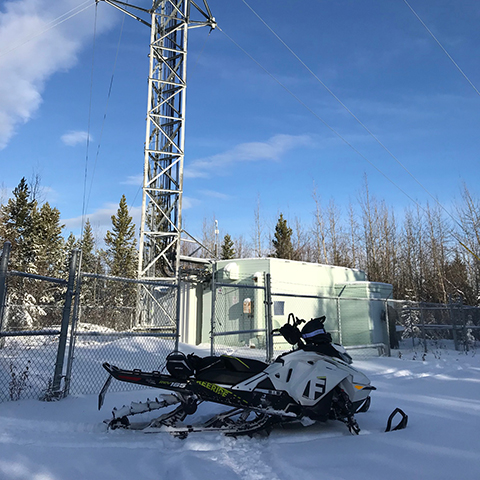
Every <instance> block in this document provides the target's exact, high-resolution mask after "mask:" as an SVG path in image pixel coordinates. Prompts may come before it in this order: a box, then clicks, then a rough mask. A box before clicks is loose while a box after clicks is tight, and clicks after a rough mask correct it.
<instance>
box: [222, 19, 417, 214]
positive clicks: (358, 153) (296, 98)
mask: <svg viewBox="0 0 480 480" xmlns="http://www.w3.org/2000/svg"><path fill="white" fill-rule="evenodd" d="M217 29H218V30H220V31H221V32H222V33H223V34H224V35H225V36H226V37H227V38H228V39H229V40H230V41H231V42H232V43H233V44H234V45H236V46H237V47H238V48H239V49H240V50H241V51H242V52H243V53H244V54H245V55H246V56H247V57H249V58H250V59H251V60H252V61H253V62H254V63H256V64H257V65H258V66H259V67H260V68H261V69H262V70H263V71H264V72H265V73H266V74H267V75H268V76H269V77H270V78H272V79H273V80H274V81H275V82H277V83H278V84H279V85H280V86H281V87H282V88H283V89H284V90H285V91H286V92H287V93H288V94H289V95H291V96H292V97H293V98H294V99H295V100H296V101H297V102H298V103H300V105H302V106H303V107H304V108H306V109H307V110H308V111H309V112H310V113H311V114H312V115H313V116H314V117H316V118H317V119H318V120H320V121H321V122H322V123H323V124H324V125H325V126H326V127H327V128H328V129H329V130H330V131H331V132H332V133H334V134H335V135H336V136H337V137H338V138H339V139H340V140H341V141H342V142H344V143H345V144H346V145H347V146H349V147H350V148H351V149H352V150H353V151H354V152H355V153H356V154H357V155H359V156H360V157H361V158H363V159H364V160H365V161H366V162H367V163H369V164H370V165H371V166H372V167H373V168H375V170H377V172H378V173H380V174H381V175H382V176H383V177H385V179H386V180H388V181H389V182H390V183H391V184H392V185H394V186H395V187H396V188H397V189H398V190H400V192H402V193H403V194H404V195H405V196H406V197H407V198H408V199H410V200H411V201H412V202H413V203H415V204H416V205H417V206H418V207H419V208H421V209H422V210H424V211H425V209H424V208H423V207H422V206H421V205H420V204H419V203H418V202H417V201H416V200H414V199H413V198H412V197H411V196H410V195H409V194H408V193H407V192H405V190H403V189H402V188H401V187H400V186H399V185H397V184H396V183H395V182H394V181H393V180H392V179H391V178H390V177H388V176H387V175H386V174H385V173H384V172H382V170H380V169H379V168H378V167H377V166H376V165H375V164H374V163H373V162H371V161H370V160H369V159H368V158H367V157H366V156H365V155H363V153H361V152H360V151H359V150H357V148H355V147H354V146H353V145H352V144H351V143H350V142H349V141H348V140H347V139H346V138H345V137H344V136H343V135H342V134H341V133H339V132H337V130H335V129H334V128H333V127H332V126H331V125H330V124H328V123H327V122H326V121H325V120H324V119H323V118H322V117H320V115H318V114H317V113H316V112H315V111H314V110H312V109H311V108H310V107H309V106H308V105H307V104H306V103H305V102H304V101H303V100H301V99H300V98H299V97H297V95H295V94H294V93H293V92H292V91H291V90H290V89H289V88H288V87H286V86H285V85H284V84H283V83H282V82H281V81H280V80H278V78H276V77H275V76H274V75H273V74H272V73H270V72H269V71H268V70H267V69H266V68H265V67H264V66H263V65H262V64H260V63H259V62H258V61H257V60H256V59H255V58H253V57H252V56H251V55H250V54H249V53H248V52H247V51H246V50H245V49H244V48H243V47H242V46H240V45H239V44H238V43H237V42H236V41H235V40H233V38H231V37H230V36H229V35H228V34H226V33H225V32H224V31H223V30H222V28H220V27H219V26H218V25H217Z"/></svg>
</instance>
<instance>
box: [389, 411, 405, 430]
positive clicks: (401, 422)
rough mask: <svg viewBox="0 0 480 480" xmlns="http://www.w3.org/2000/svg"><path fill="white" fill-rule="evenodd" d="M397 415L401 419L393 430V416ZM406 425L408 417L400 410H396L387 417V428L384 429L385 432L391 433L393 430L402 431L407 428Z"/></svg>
mask: <svg viewBox="0 0 480 480" xmlns="http://www.w3.org/2000/svg"><path fill="white" fill-rule="evenodd" d="M397 413H399V414H400V415H401V416H402V419H401V420H400V422H399V423H398V425H397V426H396V427H394V428H392V420H393V417H395V415H396V414H397ZM407 423H408V415H407V414H406V413H405V412H404V411H403V410H402V409H400V408H396V409H395V410H394V411H393V412H392V413H391V414H390V416H389V417H388V421H387V428H386V429H385V432H393V431H395V430H402V429H403V428H405V427H406V426H407Z"/></svg>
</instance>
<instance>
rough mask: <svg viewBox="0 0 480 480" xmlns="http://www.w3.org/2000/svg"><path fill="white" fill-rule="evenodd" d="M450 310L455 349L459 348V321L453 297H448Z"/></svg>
mask: <svg viewBox="0 0 480 480" xmlns="http://www.w3.org/2000/svg"><path fill="white" fill-rule="evenodd" d="M448 310H449V312H450V322H451V324H452V336H453V345H454V347H455V350H458V335H457V322H456V321H455V311H454V308H453V300H452V297H451V296H449V298H448Z"/></svg>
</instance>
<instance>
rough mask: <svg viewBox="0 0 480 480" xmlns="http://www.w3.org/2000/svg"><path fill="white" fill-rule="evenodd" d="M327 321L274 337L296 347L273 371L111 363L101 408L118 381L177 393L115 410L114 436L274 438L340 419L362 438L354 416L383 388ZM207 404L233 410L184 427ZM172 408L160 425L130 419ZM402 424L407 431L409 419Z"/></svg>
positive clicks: (224, 361)
mask: <svg viewBox="0 0 480 480" xmlns="http://www.w3.org/2000/svg"><path fill="white" fill-rule="evenodd" d="M324 322H325V317H324V316H323V317H319V318H314V319H312V320H310V321H309V322H307V323H306V324H305V325H304V326H303V328H302V330H300V328H299V325H300V324H301V323H305V321H304V320H301V319H298V318H296V317H295V316H294V315H293V314H290V315H289V317H288V321H287V323H286V324H285V325H284V326H283V327H281V328H280V329H278V330H274V331H273V332H272V334H274V333H276V332H279V333H280V334H281V335H282V336H283V337H284V338H285V340H286V341H287V342H288V343H290V344H291V345H293V346H294V347H293V349H292V350H291V351H289V352H286V353H283V354H281V355H280V356H279V357H278V358H277V359H276V360H275V361H274V362H273V363H271V364H267V363H264V362H261V361H259V360H254V359H251V358H243V357H234V356H229V355H221V356H207V357H199V356H197V355H195V354H189V355H185V354H184V353H182V352H179V351H174V352H172V353H170V354H169V355H168V356H167V359H166V370H167V371H168V374H166V373H161V372H160V371H152V372H143V371H141V370H124V369H120V368H118V367H116V366H113V365H110V364H109V363H104V364H103V367H104V368H105V370H106V371H107V372H108V373H109V374H110V376H109V377H108V379H107V381H106V382H105V385H104V387H103V388H102V391H101V392H100V395H99V405H98V408H99V409H100V408H101V406H102V405H103V402H104V398H105V394H106V392H107V390H108V387H109V385H110V382H111V380H112V378H115V379H117V380H120V381H123V382H129V383H134V384H138V385H145V386H148V387H156V388H160V389H162V390H167V391H169V392H172V393H169V394H164V395H160V396H159V397H158V398H156V399H155V400H154V401H151V400H147V401H146V402H139V403H132V404H131V405H129V406H123V407H122V408H120V409H114V410H113V418H112V419H111V420H108V421H106V423H108V427H109V428H110V429H116V428H131V429H141V430H143V431H144V432H149V433H151V432H170V433H171V434H173V435H175V436H178V437H181V438H185V437H186V436H187V435H188V434H189V433H191V432H198V431H219V432H222V433H224V434H226V435H231V436H238V435H242V434H248V435H250V436H251V435H253V434H256V433H263V434H268V433H269V432H270V431H271V429H272V428H273V427H274V426H275V425H285V424H288V423H292V422H300V423H302V424H303V425H309V424H312V423H314V422H317V421H320V422H325V421H327V420H329V419H333V420H339V421H341V422H343V423H344V424H345V425H346V426H347V428H348V430H349V431H350V432H351V433H352V434H358V433H359V432H360V427H359V426H358V423H357V421H356V419H355V416H354V415H355V414H356V413H359V412H366V411H367V410H368V408H369V406H370V393H371V392H372V390H375V387H373V386H372V385H371V384H370V380H369V379H368V378H367V377H366V376H365V375H364V374H363V373H361V372H359V371H358V370H356V369H355V368H353V367H352V366H351V363H352V359H351V357H350V356H349V355H348V353H347V352H346V350H345V349H344V348H343V347H342V346H341V345H337V344H334V343H332V341H331V340H332V339H331V336H330V334H329V333H327V332H326V331H325V328H324ZM202 402H214V403H217V404H221V405H225V406H227V407H231V408H230V410H227V411H225V412H222V413H220V414H217V415H215V416H214V417H212V418H210V419H209V420H208V421H207V422H204V423H202V424H199V425H198V424H197V425H185V424H184V423H182V422H183V420H185V418H186V417H187V416H188V415H192V414H194V413H195V412H196V411H197V407H198V405H199V404H200V403H202ZM171 405H177V406H176V408H170V409H168V411H167V413H165V414H163V415H161V416H159V417H158V418H155V419H154V420H151V421H148V422H143V423H141V422H140V423H132V422H130V420H129V417H131V416H133V415H137V414H142V413H146V412H150V411H152V410H157V409H163V408H166V407H170V406H171ZM402 413H403V412H402ZM392 415H393V414H392ZM405 417H406V416H405ZM402 421H404V423H405V425H406V419H405V418H404V419H403V420H402ZM401 423H402V422H401ZM398 428H403V426H401V427H400V424H399V426H397V427H396V428H395V429H398Z"/></svg>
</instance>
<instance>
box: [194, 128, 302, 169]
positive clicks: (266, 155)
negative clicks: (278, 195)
mask: <svg viewBox="0 0 480 480" xmlns="http://www.w3.org/2000/svg"><path fill="white" fill-rule="evenodd" d="M307 143H310V138H309V137H308V136H307V135H296V136H295V135H275V136H273V137H271V138H269V139H268V140H267V141H266V142H250V143H241V144H239V145H236V146H235V147H233V148H232V149H230V150H227V151H226V152H223V153H218V154H216V155H212V156H211V157H205V158H201V159H198V160H194V161H193V162H191V163H190V164H189V165H187V166H186V167H185V177H187V178H205V177H210V176H212V175H228V174H229V170H230V168H231V167H232V166H234V165H235V164H237V163H242V162H260V161H278V160H280V158H281V157H282V156H283V155H284V154H285V153H286V152H288V151H289V150H291V149H293V148H296V147H298V146H300V145H305V144H307Z"/></svg>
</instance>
